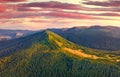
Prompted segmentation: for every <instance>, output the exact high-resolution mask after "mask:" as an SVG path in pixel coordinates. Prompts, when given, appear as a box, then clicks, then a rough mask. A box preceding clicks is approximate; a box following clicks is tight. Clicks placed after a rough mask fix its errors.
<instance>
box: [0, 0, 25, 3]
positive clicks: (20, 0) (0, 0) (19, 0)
mask: <svg viewBox="0 0 120 77" xmlns="http://www.w3.org/2000/svg"><path fill="white" fill-rule="evenodd" d="M23 1H27V0H0V3H6V2H23Z"/></svg>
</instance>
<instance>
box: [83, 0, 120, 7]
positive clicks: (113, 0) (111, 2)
mask: <svg viewBox="0 0 120 77" xmlns="http://www.w3.org/2000/svg"><path fill="white" fill-rule="evenodd" d="M83 4H86V5H95V6H104V7H119V6H120V1H118V0H108V1H103V2H100V1H85V2H83Z"/></svg>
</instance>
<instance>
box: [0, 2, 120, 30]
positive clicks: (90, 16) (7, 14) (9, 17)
mask: <svg viewBox="0 0 120 77" xmlns="http://www.w3.org/2000/svg"><path fill="white" fill-rule="evenodd" d="M94 25H101V26H117V27H120V0H0V29H22V30H41V29H46V28H69V27H74V26H94Z"/></svg>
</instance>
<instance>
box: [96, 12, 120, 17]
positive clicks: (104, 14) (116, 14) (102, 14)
mask: <svg viewBox="0 0 120 77" xmlns="http://www.w3.org/2000/svg"><path fill="white" fill-rule="evenodd" d="M94 15H98V16H110V17H111V16H120V14H118V13H101V14H94Z"/></svg>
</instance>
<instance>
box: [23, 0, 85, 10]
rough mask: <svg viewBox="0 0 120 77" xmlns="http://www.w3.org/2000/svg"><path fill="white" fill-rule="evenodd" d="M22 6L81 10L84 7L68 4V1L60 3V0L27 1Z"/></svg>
mask: <svg viewBox="0 0 120 77" xmlns="http://www.w3.org/2000/svg"><path fill="white" fill-rule="evenodd" d="M21 6H23V7H41V8H58V9H70V10H81V9H84V7H82V6H80V5H76V4H69V3H61V2H55V1H50V2H34V3H27V4H22V5H21Z"/></svg>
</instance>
